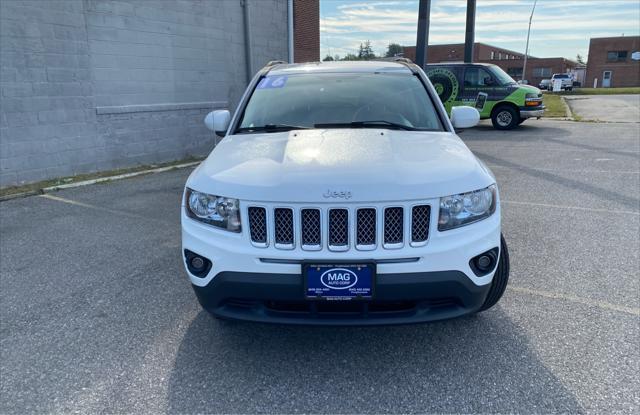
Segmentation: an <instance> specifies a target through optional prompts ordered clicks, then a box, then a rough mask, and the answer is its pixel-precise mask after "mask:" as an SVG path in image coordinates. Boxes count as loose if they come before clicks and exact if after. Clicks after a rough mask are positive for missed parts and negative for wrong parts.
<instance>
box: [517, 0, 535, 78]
mask: <svg viewBox="0 0 640 415" xmlns="http://www.w3.org/2000/svg"><path fill="white" fill-rule="evenodd" d="M537 2H538V0H533V9H531V16H529V30H527V46H525V48H524V65H522V76H521V77H520V80H521V81H524V77H525V76H526V73H527V56H529V35H530V34H531V20H533V12H534V11H536V3H537Z"/></svg>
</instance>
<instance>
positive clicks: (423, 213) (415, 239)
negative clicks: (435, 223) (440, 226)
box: [411, 205, 431, 245]
mask: <svg viewBox="0 0 640 415" xmlns="http://www.w3.org/2000/svg"><path fill="white" fill-rule="evenodd" d="M430 216H431V207H430V206H429V205H420V206H414V207H413V208H412V209H411V243H412V244H414V245H417V244H423V243H425V242H427V239H429V221H430Z"/></svg>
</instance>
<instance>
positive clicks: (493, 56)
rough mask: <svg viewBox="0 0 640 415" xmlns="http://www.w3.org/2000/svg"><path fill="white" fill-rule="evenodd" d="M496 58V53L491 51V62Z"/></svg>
mask: <svg viewBox="0 0 640 415" xmlns="http://www.w3.org/2000/svg"><path fill="white" fill-rule="evenodd" d="M495 58H496V53H495V52H494V51H491V60H494V59H495Z"/></svg>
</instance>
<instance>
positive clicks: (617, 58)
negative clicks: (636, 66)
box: [607, 50, 627, 62]
mask: <svg viewBox="0 0 640 415" xmlns="http://www.w3.org/2000/svg"><path fill="white" fill-rule="evenodd" d="M626 60H627V51H626V50H614V51H609V52H607V61H609V62H621V61H626Z"/></svg>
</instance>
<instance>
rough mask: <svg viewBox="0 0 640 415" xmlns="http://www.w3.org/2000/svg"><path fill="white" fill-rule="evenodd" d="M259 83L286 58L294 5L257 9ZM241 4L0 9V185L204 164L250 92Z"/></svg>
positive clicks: (282, 2)
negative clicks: (220, 129)
mask: <svg viewBox="0 0 640 415" xmlns="http://www.w3.org/2000/svg"><path fill="white" fill-rule="evenodd" d="M248 4H249V7H250V9H249V10H250V17H251V18H250V24H251V29H252V38H251V43H252V51H253V53H252V60H253V66H254V67H253V68H252V69H251V72H252V73H251V75H253V73H254V72H255V71H257V70H258V69H259V68H260V67H262V65H264V63H266V62H267V61H269V60H273V59H286V56H287V25H286V21H287V3H286V0H259V1H257V0H251V1H249V2H248ZM242 12H243V9H242V6H241V2H240V0H225V1H220V2H218V1H215V2H214V1H203V0H183V1H180V2H173V1H162V0H144V1H141V0H137V1H136V0H119V1H110V0H46V1H45V0H2V1H1V2H0V28H1V32H0V52H1V53H0V57H1V63H2V72H1V73H0V99H1V105H0V107H1V108H0V186H8V185H16V184H23V183H27V182H33V181H37V180H42V179H48V178H53V177H60V176H67V175H73V174H78V173H87V172H93V171H99V170H107V169H113V168H120V167H128V166H134V165H137V164H148V163H154V162H162V161H170V160H175V159H181V158H184V157H187V156H199V155H204V154H206V153H207V152H208V151H210V150H211V149H212V147H213V145H214V137H213V135H212V133H211V132H209V131H208V130H207V129H206V128H205V127H204V125H203V123H202V120H203V118H204V115H205V114H206V113H207V112H208V111H210V110H211V109H213V108H220V107H227V106H229V107H231V108H233V107H235V105H236V104H237V102H238V100H239V97H240V96H241V94H242V92H243V91H244V89H245V86H246V73H245V57H244V30H243V18H242V16H243V15H242Z"/></svg>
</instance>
